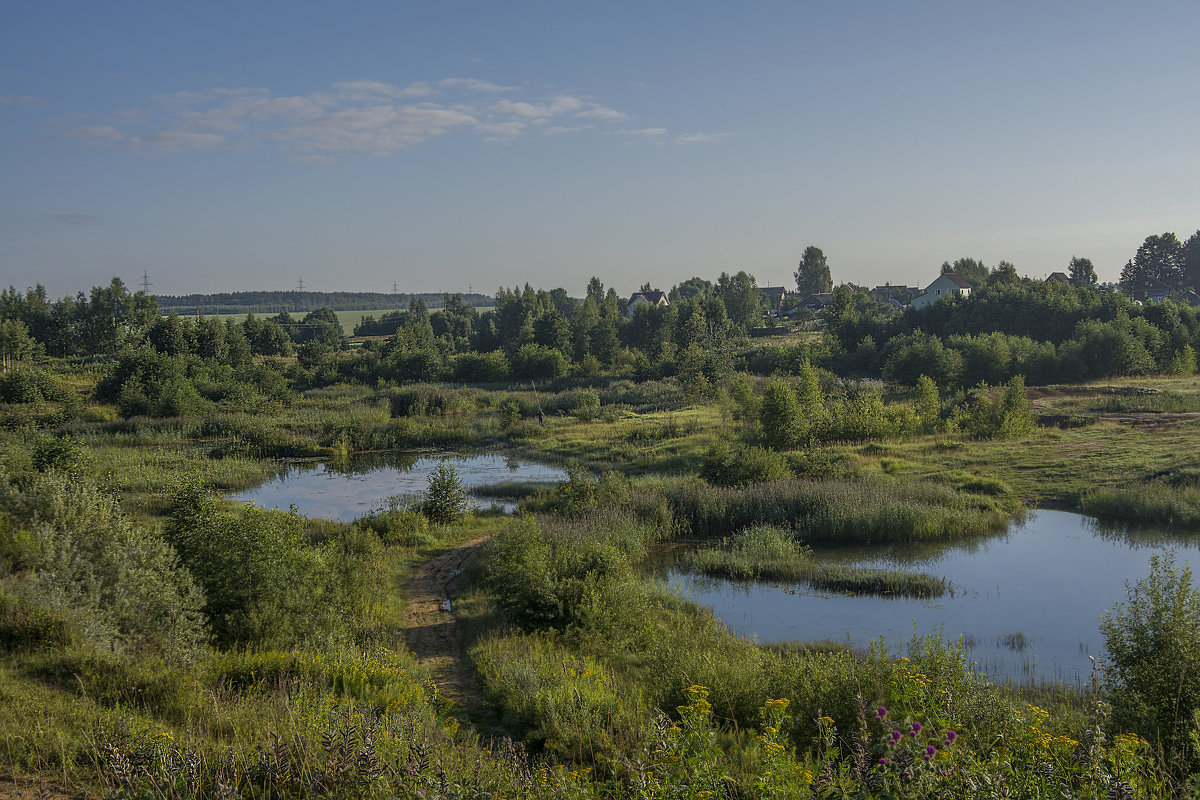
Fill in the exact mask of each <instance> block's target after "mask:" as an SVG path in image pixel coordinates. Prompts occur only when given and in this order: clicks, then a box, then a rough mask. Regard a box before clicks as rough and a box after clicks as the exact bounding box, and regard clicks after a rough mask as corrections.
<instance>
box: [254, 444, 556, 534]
mask: <svg viewBox="0 0 1200 800" xmlns="http://www.w3.org/2000/svg"><path fill="white" fill-rule="evenodd" d="M443 461H445V462H446V463H448V464H449V465H450V466H452V467H454V470H455V472H457V473H458V477H459V479H460V480H461V481H462V482H463V486H464V487H465V488H466V489H467V491H468V497H469V499H470V501H471V502H472V503H473V504H474V505H475V506H477V507H483V508H486V507H488V506H491V505H497V506H500V507H502V508H504V509H505V510H506V511H512V510H513V508H514V504H512V503H510V502H504V501H502V500H497V499H493V498H484V497H479V496H477V495H474V494H471V493H470V490H471V489H473V488H479V487H481V486H487V485H490V484H498V483H507V482H515V481H520V482H533V483H546V484H552V483H557V482H558V481H561V480H565V479H566V476H567V474H566V472H564V471H563V470H562V469H560V468H559V467H553V466H549V465H547V464H537V463H534V462H531V461H524V460H521V459H516V458H513V457H512V456H509V455H505V454H503V453H484V454H470V453H446V452H438V453H429V452H402V453H376V454H370V455H369V456H365V457H360V458H352V459H350V460H349V461H348V462H346V463H342V464H334V463H332V462H324V463H308V464H294V465H291V466H290V467H288V469H287V471H286V472H284V473H282V474H280V475H278V476H277V477H275V478H273V479H271V480H269V481H267V482H266V483H264V484H262V485H261V486H258V487H257V488H254V489H250V490H248V491H245V492H239V493H237V494H234V495H230V499H232V500H238V501H240V502H243V503H253V504H254V505H256V506H258V507H260V508H278V509H282V510H284V511H286V510H287V509H288V507H289V506H292V505H294V506H295V507H296V510H297V511H298V512H299V513H300V514H302V515H303V516H306V517H316V518H321V519H332V520H337V521H339V522H350V521H351V520H354V519H357V518H358V517H361V516H363V515H364V514H369V513H371V512H372V511H375V510H378V509H380V508H384V507H386V506H388V505H389V504H390V503H391V502H392V501H393V500H398V501H400V502H403V501H405V500H413V499H417V498H419V497H421V496H423V495H424V494H425V490H426V489H427V488H428V487H429V476H430V474H431V473H432V472H433V470H434V469H435V468H436V467H437V465H438V464H439V463H441V462H443Z"/></svg>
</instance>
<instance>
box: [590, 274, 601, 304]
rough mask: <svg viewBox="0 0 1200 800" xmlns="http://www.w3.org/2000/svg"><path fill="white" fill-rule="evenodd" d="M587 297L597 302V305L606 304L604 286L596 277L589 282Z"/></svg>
mask: <svg viewBox="0 0 1200 800" xmlns="http://www.w3.org/2000/svg"><path fill="white" fill-rule="evenodd" d="M586 296H587V297H590V298H592V299H593V300H595V301H596V304H597V305H599V304H600V303H603V302H604V284H603V283H601V282H600V279H599V278H597V277H596V276H595V275H593V276H592V279H591V280H590V281H588V285H587V295H586Z"/></svg>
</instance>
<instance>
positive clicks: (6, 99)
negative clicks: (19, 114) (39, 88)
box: [0, 94, 46, 108]
mask: <svg viewBox="0 0 1200 800" xmlns="http://www.w3.org/2000/svg"><path fill="white" fill-rule="evenodd" d="M44 105H46V101H45V100H43V99H42V98H40V97H33V96H32V95H27V94H14V95H7V96H0V108H32V107H34V106H44Z"/></svg>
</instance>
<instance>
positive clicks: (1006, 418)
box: [956, 375, 1037, 439]
mask: <svg viewBox="0 0 1200 800" xmlns="http://www.w3.org/2000/svg"><path fill="white" fill-rule="evenodd" d="M991 394H992V393H991V390H990V389H989V388H988V387H987V386H986V385H983V386H980V387H978V388H977V389H975V391H974V392H972V397H971V400H972V401H973V402H971V403H969V404H968V405H966V406H965V407H964V408H962V409H960V412H959V414H958V416H957V418H956V421H957V423H958V425H959V426H960V427H961V428H962V429H963V431H965V432H966V433H967V434H968V435H970V436H972V437H974V438H976V439H1013V438H1017V437H1020V436H1027V435H1028V434H1030V433H1031V432H1033V430H1034V429H1036V428H1037V423H1036V422H1035V421H1034V419H1033V409H1032V406H1031V405H1030V403H1029V397H1028V395H1027V394H1026V392H1025V379H1024V378H1022V377H1021V376H1020V375H1018V376H1016V377H1014V378H1013V379H1012V380H1010V381H1009V382H1008V385H1007V386H1006V387H1005V389H1004V391H1003V393H1002V394H1001V395H1000V397H999V398H998V399H992V396H991Z"/></svg>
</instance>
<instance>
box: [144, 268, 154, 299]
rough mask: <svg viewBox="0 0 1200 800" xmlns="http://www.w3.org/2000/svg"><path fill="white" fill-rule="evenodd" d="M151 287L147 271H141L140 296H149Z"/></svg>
mask: <svg viewBox="0 0 1200 800" xmlns="http://www.w3.org/2000/svg"><path fill="white" fill-rule="evenodd" d="M153 285H154V284H153V283H151V282H150V272H149V270H142V294H150V287H151V286H153Z"/></svg>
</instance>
